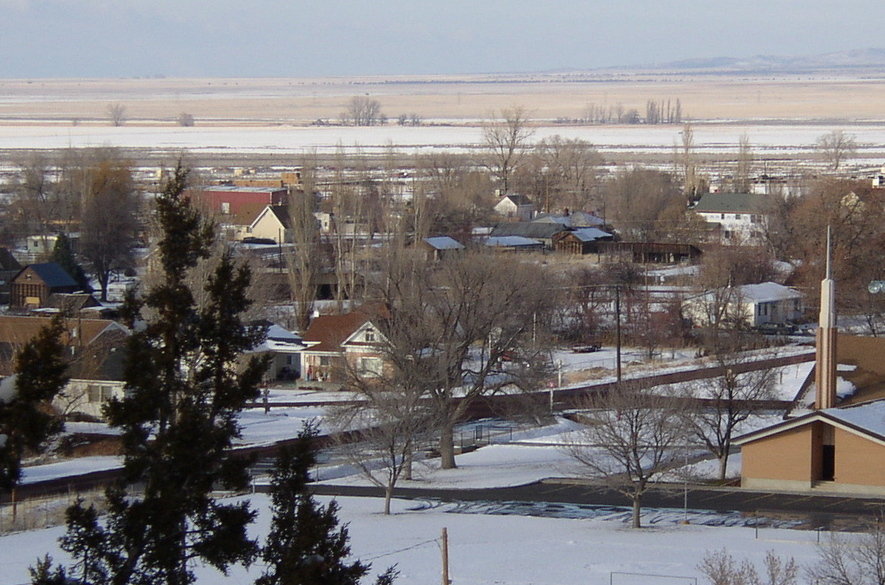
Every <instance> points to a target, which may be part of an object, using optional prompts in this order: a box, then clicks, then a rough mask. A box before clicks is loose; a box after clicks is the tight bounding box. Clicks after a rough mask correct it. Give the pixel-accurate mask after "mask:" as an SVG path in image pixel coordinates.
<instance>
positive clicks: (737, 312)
mask: <svg viewBox="0 0 885 585" xmlns="http://www.w3.org/2000/svg"><path fill="white" fill-rule="evenodd" d="M682 312H683V315H685V317H687V318H688V319H690V320H691V321H692V323H694V324H695V325H696V326H698V327H708V326H710V325H713V324H716V323H720V324H723V325H733V326H739V325H746V326H750V327H758V326H759V325H762V324H763V323H786V322H787V321H796V320H799V319H800V318H801V317H802V295H801V294H800V293H799V292H798V291H796V290H795V289H792V288H790V287H788V286H784V285H782V284H778V283H776V282H762V283H760V284H744V285H741V286H735V287H726V288H721V289H716V290H711V291H706V292H704V293H702V294H699V295H695V296H693V297H689V298H687V299H686V300H685V301H683V303H682Z"/></svg>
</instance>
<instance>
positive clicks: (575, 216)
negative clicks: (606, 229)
mask: <svg viewBox="0 0 885 585" xmlns="http://www.w3.org/2000/svg"><path fill="white" fill-rule="evenodd" d="M532 221H533V222H537V223H558V224H560V225H564V226H566V227H570V228H581V227H598V226H601V225H604V224H605V222H604V221H603V220H602V218H601V217H597V216H595V215H593V214H592V213H587V212H586V211H572V212H571V213H569V214H568V215H557V214H554V213H541V214H539V215H538V216H537V217H535V218H534V219H533V220H532Z"/></svg>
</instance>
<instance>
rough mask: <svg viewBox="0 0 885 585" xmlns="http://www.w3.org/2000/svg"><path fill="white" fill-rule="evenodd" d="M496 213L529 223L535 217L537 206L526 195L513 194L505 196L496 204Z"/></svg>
mask: <svg viewBox="0 0 885 585" xmlns="http://www.w3.org/2000/svg"><path fill="white" fill-rule="evenodd" d="M494 209H495V213H497V214H498V215H502V216H504V217H509V218H514V219H518V220H520V221H529V220H530V219H532V217H533V216H534V215H535V211H536V208H535V204H534V203H533V202H532V200H531V199H529V198H528V197H526V196H525V195H519V194H516V193H511V194H510V195H504V196H503V197H501V199H500V200H499V201H498V203H496V204H495V207H494Z"/></svg>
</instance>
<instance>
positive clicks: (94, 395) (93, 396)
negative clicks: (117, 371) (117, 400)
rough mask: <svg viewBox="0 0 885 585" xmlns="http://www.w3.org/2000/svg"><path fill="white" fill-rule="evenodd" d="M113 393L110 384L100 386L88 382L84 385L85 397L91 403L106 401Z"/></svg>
mask: <svg viewBox="0 0 885 585" xmlns="http://www.w3.org/2000/svg"><path fill="white" fill-rule="evenodd" d="M112 395H113V388H111V387H110V386H101V385H99V384H89V385H88V386H86V399H87V400H88V401H89V402H92V403H101V402H107V401H108V400H110V399H111V396H112Z"/></svg>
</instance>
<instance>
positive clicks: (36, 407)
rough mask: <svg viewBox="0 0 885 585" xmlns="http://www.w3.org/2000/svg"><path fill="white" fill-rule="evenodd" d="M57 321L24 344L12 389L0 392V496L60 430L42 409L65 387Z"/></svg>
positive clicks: (59, 424)
mask: <svg viewBox="0 0 885 585" xmlns="http://www.w3.org/2000/svg"><path fill="white" fill-rule="evenodd" d="M63 333H64V325H63V322H62V319H61V317H56V318H55V319H53V320H52V321H51V322H50V323H49V325H47V326H46V327H44V328H43V329H41V330H40V333H39V334H38V335H37V337H35V338H34V339H32V340H31V341H29V342H28V343H26V344H25V345H24V346H23V347H22V349H21V350H20V351H19V352H18V354H17V356H16V360H15V371H16V375H15V378H14V385H11V386H10V387H9V388H8V390H7V391H6V392H0V492H4V491H5V492H8V491H12V490H13V489H14V488H15V486H16V485H17V484H18V482H19V480H20V479H21V459H22V456H23V455H24V454H25V452H26V451H27V450H29V449H30V450H33V451H36V450H39V449H40V448H41V447H42V446H43V444H44V443H45V441H46V440H47V439H48V438H49V437H51V436H52V435H54V434H56V433H59V432H60V431H61V430H62V428H63V425H62V422H61V419H59V418H58V417H57V416H54V415H53V414H52V412H51V411H50V410H48V409H47V408H46V405H47V403H48V402H49V401H51V400H52V398H53V397H54V396H55V395H56V394H57V393H58V392H59V391H60V390H61V389H62V388H63V387H64V386H65V384H67V381H68V378H67V376H66V375H65V371H66V369H67V364H65V361H64V359H63V357H62V356H63V351H64V346H63V345H62V335H63Z"/></svg>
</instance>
